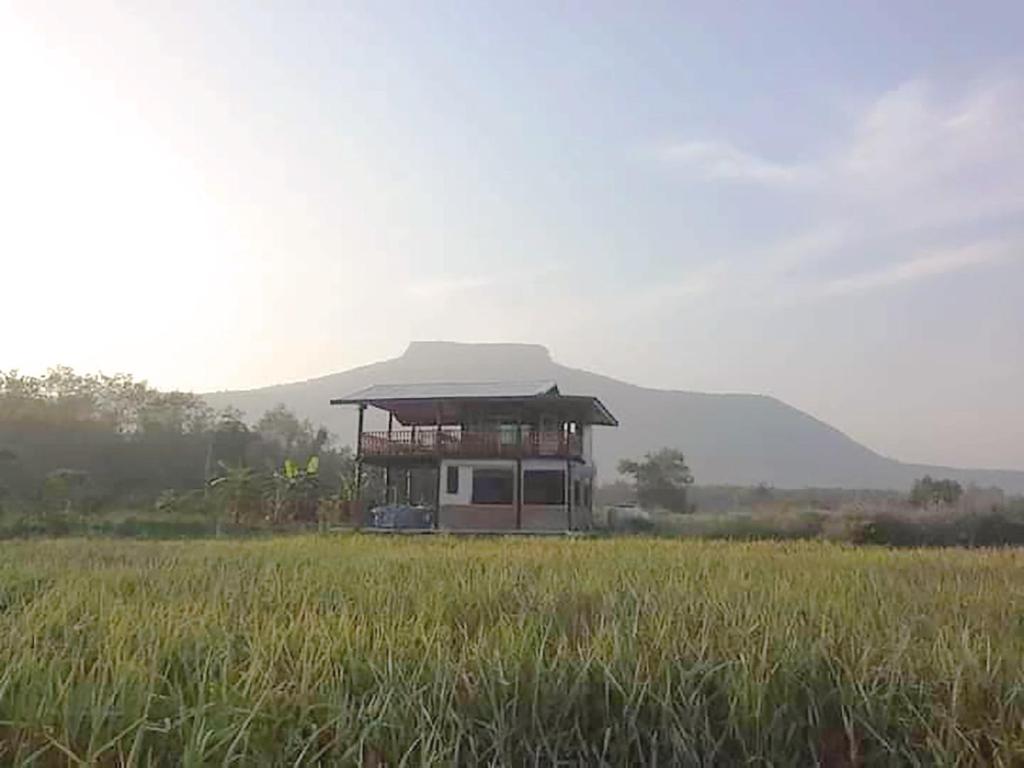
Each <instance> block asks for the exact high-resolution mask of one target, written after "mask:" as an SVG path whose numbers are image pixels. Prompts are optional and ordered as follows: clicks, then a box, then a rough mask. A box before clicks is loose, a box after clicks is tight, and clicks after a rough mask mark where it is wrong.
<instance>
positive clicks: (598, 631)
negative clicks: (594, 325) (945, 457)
mask: <svg viewBox="0 0 1024 768" xmlns="http://www.w3.org/2000/svg"><path fill="white" fill-rule="evenodd" d="M1022 760H1024V553H1022V552H1020V551H1017V550H1003V551H994V550H993V551H986V550H976V551H966V550H959V551H952V550H928V551H923V550H905V551H887V550H882V549H871V548H864V549H856V548H851V547H844V546H838V545H831V544H824V543H815V542H801V543H789V544H773V543H767V542H763V543H752V544H740V543H726V542H699V541H671V540H653V539H650V540H649V539H603V540H566V539H545V540H523V539H473V540H470V539H446V538H430V537H411V538H399V537H395V538H384V537H370V536H359V535H328V536H320V537H316V536H305V537H282V538H276V539H261V540H249V541H194V542H131V541H107V540H74V539H70V540H35V541H23V542H0V764H11V763H13V764H39V765H54V764H58V765H63V764H97V763H98V764H108V765H121V764H151V763H152V764H185V765H200V764H203V765H205V764H211V763H217V764H228V763H235V764H240V765H242V764H245V765H251V764H254V763H260V764H275V765H304V764H316V763H318V762H322V763H330V764H353V765H384V764H387V765H394V766H397V765H424V764H435V763H446V764H450V763H453V762H454V763H460V764H467V765H477V764H488V763H496V764H503V765H517V766H518V765H525V764H540V765H550V764H553V763H556V762H559V761H562V762H563V764H579V763H583V764H588V765H593V764H601V763H606V764H623V763H632V764H654V763H658V764H661V765H670V764H676V765H679V764H683V765H686V764H693V765H697V764H704V765H708V764H737V763H744V762H745V763H747V764H754V765H766V764H781V765H792V764H798V765H807V764H813V763H814V762H816V761H817V762H819V763H821V764H824V765H851V764H852V765H856V764H859V763H864V764H872V765H873V764H899V765H906V764H915V763H916V764H943V765H952V764H967V765H971V764H977V765H992V764H995V765H999V764H1003V765H1010V764H1017V765H1019V764H1021V761H1022Z"/></svg>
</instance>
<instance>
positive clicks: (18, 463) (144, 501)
mask: <svg viewBox="0 0 1024 768" xmlns="http://www.w3.org/2000/svg"><path fill="white" fill-rule="evenodd" d="M300 456H301V457H303V460H304V461H306V463H305V464H303V465H301V466H299V465H295V466H294V467H292V468H291V469H287V468H286V469H285V472H286V473H288V472H290V473H291V474H288V475H287V477H286V478H285V479H284V480H283V481H282V482H283V483H284V485H286V486H289V488H288V493H290V494H292V495H295V494H296V493H297V491H295V489H294V488H293V486H296V485H299V486H301V489H302V495H303V498H304V499H305V502H304V504H305V507H304V509H305V511H304V512H303V513H302V514H305V515H306V516H308V517H313V516H315V513H314V512H311V511H310V510H311V509H313V508H315V500H316V497H318V496H319V495H320V489H319V482H318V480H317V478H319V477H321V476H324V477H329V478H331V480H332V482H331V485H333V481H334V479H335V478H340V477H341V476H342V474H343V473H345V472H348V471H349V470H350V467H351V464H352V457H351V452H350V451H348V449H337V448H335V447H333V446H332V445H331V443H330V436H329V435H328V433H327V431H326V430H325V429H323V428H319V429H317V428H314V426H313V425H312V424H310V422H309V421H306V420H300V419H298V418H297V417H296V416H295V415H294V414H292V413H291V412H290V411H288V410H287V409H286V408H285V407H284V406H277V407H275V408H273V409H271V410H270V411H268V412H267V413H266V414H264V415H263V417H262V418H260V419H259V421H258V422H257V423H256V426H255V427H250V426H249V425H248V424H246V423H245V421H244V420H243V416H242V414H241V413H240V412H239V411H237V410H236V409H232V408H227V409H224V410H223V411H221V412H220V413H214V412H213V411H212V410H211V409H210V408H209V406H207V405H206V403H205V402H204V401H203V400H202V398H200V397H198V396H197V395H193V394H190V393H184V392H159V391H157V390H155V389H153V388H151V387H149V386H148V385H147V384H146V383H145V382H137V381H135V380H134V379H132V377H130V376H126V375H117V376H105V375H96V376H92V375H79V374H76V373H75V372H74V371H72V370H70V369H68V368H55V369H53V370H51V371H49V372H48V373H47V374H46V375H45V376H42V377H31V376H23V375H20V374H18V373H17V372H16V371H11V372H6V373H4V372H0V496H2V497H3V503H4V508H5V509H9V510H15V511H18V512H21V513H37V514H43V513H48V514H52V513H54V512H55V511H57V510H60V511H61V512H62V513H65V514H69V513H76V512H77V511H79V510H78V508H79V507H82V506H83V505H85V506H87V507H88V508H89V509H97V508H108V509H109V508H121V507H125V506H134V507H138V508H145V507H149V506H150V505H152V504H153V503H154V502H155V501H156V500H157V499H158V498H163V504H164V505H166V504H167V502H168V501H169V499H170V498H171V497H170V496H166V494H167V492H173V493H177V494H185V493H187V492H189V491H191V490H202V489H204V488H206V487H207V485H208V484H209V483H210V482H211V481H213V480H217V479H218V478H219V477H222V476H223V472H222V471H221V472H219V471H218V467H222V466H230V467H232V468H235V469H238V468H249V470H250V472H251V473H252V475H253V477H252V478H251V482H250V485H251V486H253V487H254V488H255V487H258V488H259V493H260V494H264V493H266V494H269V497H270V501H269V502H267V504H269V505H270V507H271V513H272V514H271V516H272V517H274V518H275V519H277V518H278V517H279V513H281V512H282V510H284V509H285V507H287V503H286V502H287V500H286V499H283V498H275V493H274V490H273V488H272V485H273V478H274V476H275V473H277V472H281V471H282V468H283V467H286V462H291V463H292V464H293V465H294V464H295V457H300ZM308 457H316V459H315V461H314V462H313V463H312V464H310V463H309V461H308V460H307V458H308ZM67 468H73V469H74V471H76V472H81V473H82V477H87V478H88V480H87V482H85V483H80V484H76V483H75V482H73V479H72V478H71V477H70V476H63V475H60V474H59V473H61V472H67V471H69V470H68V469H67ZM54 473H58V474H56V475H55V474H54ZM219 485H220V483H218V484H217V486H218V487H219ZM249 495H250V494H248V492H247V494H246V495H245V497H244V498H243V497H240V496H238V494H237V493H234V492H232V493H229V494H228V498H230V499H231V507H232V513H231V517H232V519H233V517H234V516H235V515H238V516H239V517H241V518H243V519H255V518H257V517H260V516H261V515H264V512H265V510H263V509H261V508H260V504H257V503H256V501H255V500H253V499H250V498H249ZM254 498H255V497H254ZM278 502H280V504H279V505H278V506H275V504H277V503H278ZM261 503H262V502H261ZM282 505H283V506H282Z"/></svg>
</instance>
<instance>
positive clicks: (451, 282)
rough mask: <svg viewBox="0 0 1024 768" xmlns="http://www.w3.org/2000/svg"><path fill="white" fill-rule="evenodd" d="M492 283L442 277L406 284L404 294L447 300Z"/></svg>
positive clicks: (483, 279)
mask: <svg viewBox="0 0 1024 768" xmlns="http://www.w3.org/2000/svg"><path fill="white" fill-rule="evenodd" d="M493 282H494V280H493V279H490V278H485V277H469V276H466V277H456V276H443V277H436V278H430V279H427V280H418V281H415V282H411V283H406V285H405V292H406V293H408V294H410V295H412V296H415V297H416V298H420V299H447V298H450V297H451V296H453V295H455V294H458V293H463V292H465V291H471V290H473V289H475V288H485V287H487V286H489V285H491V284H492V283H493Z"/></svg>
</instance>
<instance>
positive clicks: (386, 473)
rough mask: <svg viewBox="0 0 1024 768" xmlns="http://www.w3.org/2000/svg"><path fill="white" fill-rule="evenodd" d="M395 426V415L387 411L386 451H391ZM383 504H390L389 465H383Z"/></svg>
mask: <svg viewBox="0 0 1024 768" xmlns="http://www.w3.org/2000/svg"><path fill="white" fill-rule="evenodd" d="M394 426H395V414H393V413H391V411H388V450H389V451H390V450H391V431H392V429H393V428H394ZM384 503H385V504H390V503H391V463H390V462H389V463H387V464H385V465H384Z"/></svg>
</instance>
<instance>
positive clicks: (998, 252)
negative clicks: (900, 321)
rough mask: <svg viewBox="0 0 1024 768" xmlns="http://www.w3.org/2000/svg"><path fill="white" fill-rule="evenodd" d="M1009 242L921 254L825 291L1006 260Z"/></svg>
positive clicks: (831, 292)
mask: <svg viewBox="0 0 1024 768" xmlns="http://www.w3.org/2000/svg"><path fill="white" fill-rule="evenodd" d="M1014 250H1015V249H1014V248H1013V247H1012V246H1010V245H1009V244H1007V243H995V242H984V243H974V244H972V245H968V246H964V247H961V248H952V249H947V250H941V251H936V252H934V253H929V254H925V255H923V256H918V257H916V258H913V259H909V260H907V261H900V262H897V263H895V264H889V265H886V266H884V267H881V268H879V269H875V270H871V271H868V272H862V273H860V274H857V275H851V276H849V277H842V278H838V279H836V280H832V281H830V282H828V283H825V284H824V286H822V293H823V294H825V295H842V294H854V293H862V292H865V291H870V290H874V289H877V288H885V287H888V286H892V285H898V284H900V283H910V282H915V281H917V280H921V279H924V278H928V277H934V276H936V275H942V274H946V273H948V272H957V271H960V270H964V269H971V268H974V267H979V266H983V265H986V264H992V263H996V262H1000V261H1004V260H1005V259H1007V258H1009V257H1010V256H1011V255H1012V253H1014Z"/></svg>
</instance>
